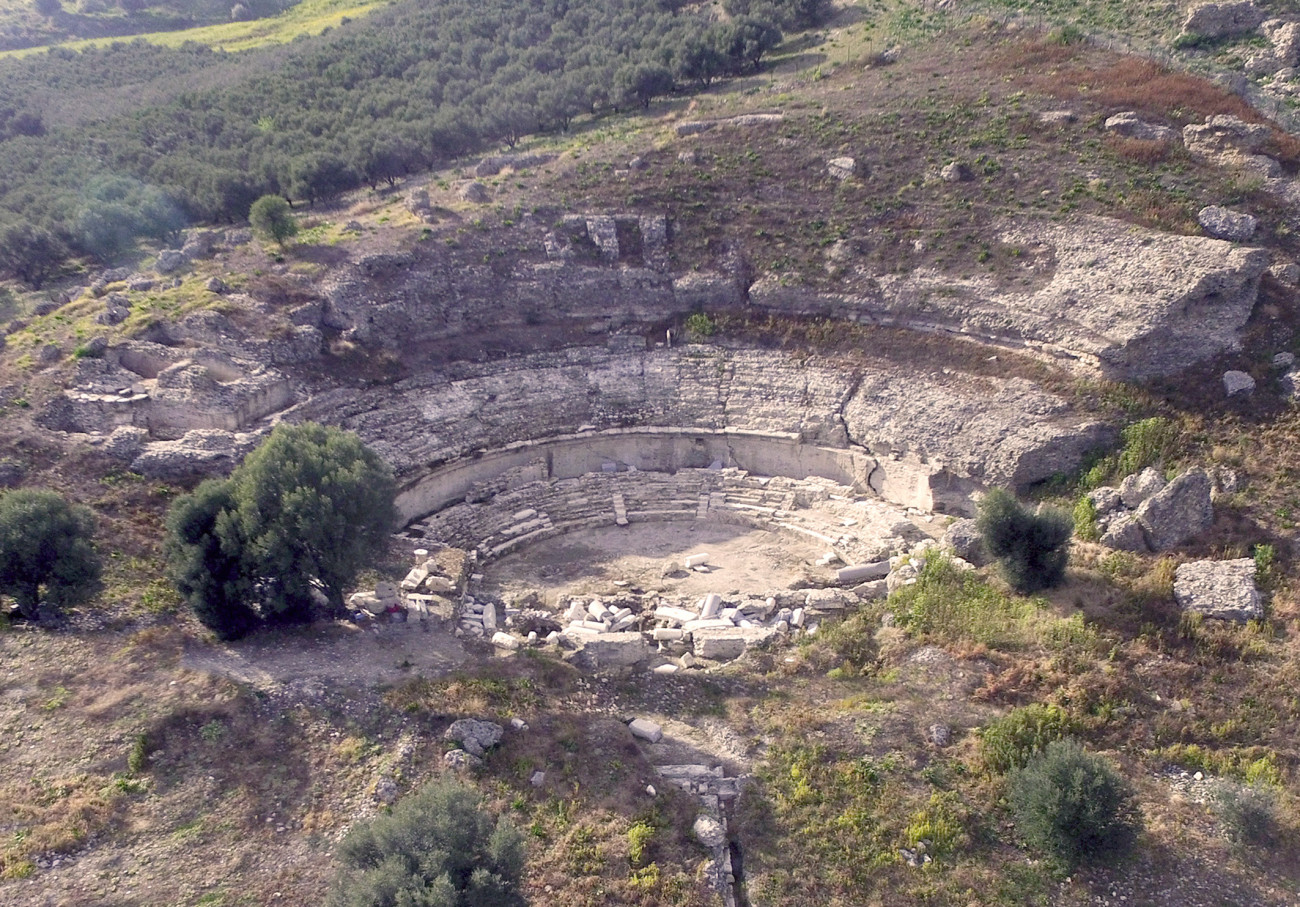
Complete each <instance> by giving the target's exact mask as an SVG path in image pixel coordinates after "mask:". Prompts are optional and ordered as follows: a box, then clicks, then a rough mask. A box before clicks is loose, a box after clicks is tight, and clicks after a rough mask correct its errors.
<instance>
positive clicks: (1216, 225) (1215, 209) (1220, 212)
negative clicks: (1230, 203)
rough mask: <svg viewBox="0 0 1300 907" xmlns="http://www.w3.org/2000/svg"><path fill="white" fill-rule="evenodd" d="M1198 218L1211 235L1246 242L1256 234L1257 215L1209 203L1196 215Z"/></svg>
mask: <svg viewBox="0 0 1300 907" xmlns="http://www.w3.org/2000/svg"><path fill="white" fill-rule="evenodd" d="M1196 220H1197V222H1198V223H1200V225H1201V229H1203V230H1204V231H1205V232H1206V233H1208V234H1209V235H1210V236H1213V237H1214V238H1215V239H1226V240H1229V241H1231V242H1245V241H1246V240H1248V239H1250V238H1251V237H1252V236H1254V235H1255V224H1256V220H1255V216H1254V215H1253V214H1246V213H1244V212H1241V211H1233V210H1231V209H1229V208H1224V207H1222V206H1220V205H1207V206H1206V207H1204V208H1202V209H1201V210H1200V211H1199V212H1198V213H1197V215H1196Z"/></svg>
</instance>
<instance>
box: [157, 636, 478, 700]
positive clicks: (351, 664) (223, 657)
mask: <svg viewBox="0 0 1300 907" xmlns="http://www.w3.org/2000/svg"><path fill="white" fill-rule="evenodd" d="M468 657H469V656H468V654H467V653H466V652H465V650H464V648H462V646H461V644H460V642H459V641H458V640H457V639H456V638H455V637H454V636H452V635H451V633H449V632H448V631H447V630H446V629H444V628H442V627H440V626H438V625H437V624H436V622H434V621H428V622H426V623H423V624H422V623H420V622H419V621H411V622H404V623H382V624H380V623H375V622H371V623H369V624H368V625H364V626H358V625H356V624H349V623H347V622H346V621H336V622H335V623H333V624H327V625H321V626H312V627H304V628H302V629H299V630H287V631H282V632H278V633H268V634H264V635H259V636H256V637H253V638H251V639H246V640H241V641H239V642H237V643H230V644H216V645H212V646H203V647H192V648H190V649H189V650H188V651H186V653H185V655H184V657H183V658H182V661H181V664H182V666H183V667H186V668H189V669H190V670H192V671H200V672H203V673H208V674H215V675H218V676H221V677H227V678H229V679H231V680H236V681H239V682H241V683H247V684H249V685H251V686H252V687H253V688H254V689H258V690H261V691H263V692H268V693H271V692H280V691H282V690H285V689H300V688H301V689H307V690H310V689H311V688H313V687H319V686H322V685H324V684H326V683H328V684H329V685H330V686H331V687H335V688H337V687H370V686H374V685H378V684H387V683H396V682H399V681H402V680H406V679H408V678H410V677H411V676H412V675H414V674H419V675H422V676H425V677H436V676H439V675H441V674H445V673H447V672H449V671H452V670H454V669H455V668H457V667H458V666H460V665H461V664H462V663H464V662H465V660H466V659H467V658H468Z"/></svg>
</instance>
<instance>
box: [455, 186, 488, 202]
mask: <svg viewBox="0 0 1300 907" xmlns="http://www.w3.org/2000/svg"><path fill="white" fill-rule="evenodd" d="M457 195H459V196H460V200H461V201H463V202H470V203H472V204H476V205H481V204H484V203H486V202H489V201H491V200H492V194H491V193H490V192H488V188H487V186H485V185H483V184H482V183H480V182H479V181H478V180H470V181H469V182H467V183H465V184H464V185H462V186H461V187H460V190H459V191H458V192H457Z"/></svg>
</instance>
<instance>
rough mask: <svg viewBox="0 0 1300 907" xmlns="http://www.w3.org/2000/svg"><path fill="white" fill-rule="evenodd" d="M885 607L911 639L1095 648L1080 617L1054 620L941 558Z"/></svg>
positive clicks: (1096, 642) (932, 558)
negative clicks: (910, 635) (891, 611)
mask: <svg viewBox="0 0 1300 907" xmlns="http://www.w3.org/2000/svg"><path fill="white" fill-rule="evenodd" d="M889 607H890V609H891V610H893V612H894V614H895V615H896V616H897V619H898V622H899V625H900V626H902V627H904V628H906V629H907V630H908V632H909V633H911V634H912V635H914V636H919V637H922V638H928V639H931V640H935V641H939V642H944V643H961V642H964V643H978V644H982V645H986V646H990V647H992V648H998V649H1021V648H1026V647H1029V646H1044V647H1046V648H1049V649H1052V650H1054V651H1064V650H1079V649H1082V650H1085V651H1094V650H1095V649H1096V648H1097V646H1098V645H1099V637H1098V635H1097V632H1096V630H1094V629H1093V628H1092V627H1089V626H1087V625H1086V624H1084V622H1083V618H1082V616H1081V615H1079V614H1075V615H1073V616H1071V617H1070V618H1069V619H1067V620H1062V619H1060V618H1058V617H1055V616H1053V615H1052V614H1050V613H1048V612H1046V611H1044V610H1043V607H1042V603H1041V602H1040V601H1038V600H1035V599H1029V598H1019V597H1017V596H1013V595H1007V594H1006V593H1005V592H1003V591H1001V590H999V589H996V588H994V587H993V585H991V584H990V583H989V582H988V581H987V580H985V579H984V578H983V577H982V576H980V575H979V573H977V572H975V571H974V570H958V569H957V568H956V567H955V566H953V563H952V561H951V560H949V559H948V558H946V557H944V556H942V555H931V556H930V557H928V558H926V561H925V565H924V566H923V567H922V568H921V573H920V575H919V576H918V577H917V581H916V582H915V583H913V584H912V585H910V586H903V587H902V588H900V589H897V590H895V591H894V593H893V594H892V595H891V596H890V597H889ZM850 620H852V618H851V619H850ZM848 622H849V621H846V622H845V623H848Z"/></svg>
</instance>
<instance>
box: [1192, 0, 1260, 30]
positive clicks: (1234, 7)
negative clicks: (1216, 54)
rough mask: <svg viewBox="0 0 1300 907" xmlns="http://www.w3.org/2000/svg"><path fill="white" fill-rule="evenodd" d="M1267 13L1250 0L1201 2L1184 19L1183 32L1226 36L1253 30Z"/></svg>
mask: <svg viewBox="0 0 1300 907" xmlns="http://www.w3.org/2000/svg"><path fill="white" fill-rule="evenodd" d="M1266 17H1267V14H1266V13H1265V12H1264V11H1263V10H1262V9H1260V8H1259V7H1257V6H1256V5H1255V4H1254V3H1252V2H1250V0H1242V2H1238V3H1201V4H1198V5H1197V6H1194V7H1192V8H1191V9H1190V10H1189V11H1188V13H1187V18H1186V19H1185V20H1184V21H1183V34H1186V35H1195V36H1197V37H1201V38H1226V37H1229V36H1231V35H1244V34H1246V33H1247V32H1252V31H1254V30H1255V29H1257V28H1259V26H1260V25H1261V24H1262V23H1263V22H1264V19H1265V18H1266Z"/></svg>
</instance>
